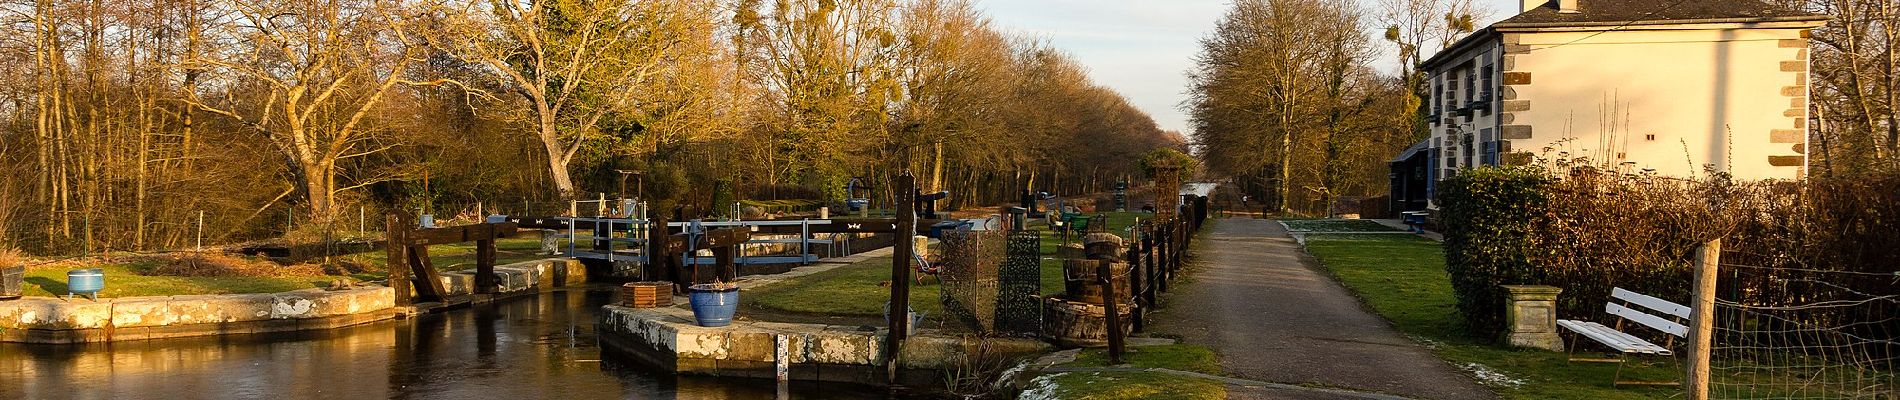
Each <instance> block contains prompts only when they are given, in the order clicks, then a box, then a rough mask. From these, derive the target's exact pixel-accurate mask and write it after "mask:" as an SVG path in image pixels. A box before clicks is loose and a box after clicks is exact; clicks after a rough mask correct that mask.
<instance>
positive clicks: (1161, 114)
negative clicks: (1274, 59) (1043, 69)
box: [977, 0, 1518, 133]
mask: <svg viewBox="0 0 1900 400" xmlns="http://www.w3.org/2000/svg"><path fill="white" fill-rule="evenodd" d="M1361 1H1363V2H1365V3H1366V4H1368V5H1374V4H1376V3H1377V0H1361ZM1483 1H1484V3H1485V4H1486V5H1489V6H1490V7H1491V9H1492V10H1493V11H1494V12H1493V14H1494V18H1492V19H1494V20H1495V19H1499V16H1508V15H1510V14H1514V13H1515V12H1516V11H1517V2H1518V0H1483ZM1230 2H1231V1H1230V0H1092V1H1091V0H978V1H977V7H978V8H982V9H983V10H984V11H985V12H986V13H987V14H989V16H990V17H991V18H992V19H994V24H995V26H996V27H997V28H998V29H1000V30H1002V31H1004V32H1009V33H1015V34H1020V35H1024V36H1028V37H1033V38H1040V39H1043V40H1046V41H1048V43H1049V44H1050V45H1051V46H1053V47H1055V48H1057V49H1060V50H1062V51H1063V52H1066V53H1068V54H1070V55H1072V56H1074V57H1075V58H1076V60H1077V61H1079V62H1081V63H1082V65H1083V66H1084V67H1087V68H1088V71H1089V75H1090V76H1091V77H1093V78H1094V79H1095V82H1096V83H1099V84H1102V85H1104V86H1108V87H1109V88H1111V89H1114V90H1115V91H1116V92H1120V93H1121V94H1122V96H1123V97H1127V98H1128V101H1129V102H1130V103H1132V104H1134V105H1135V107H1137V108H1140V109H1141V110H1142V111H1146V112H1147V113H1148V114H1149V115H1152V116H1154V118H1155V122H1157V123H1159V124H1161V128H1162V129H1169V130H1178V131H1181V132H1183V133H1189V132H1190V126H1189V125H1188V121H1187V114H1186V113H1185V112H1183V111H1181V107H1180V104H1181V102H1182V101H1185V100H1187V95H1186V94H1185V92H1186V91H1187V84H1188V80H1187V72H1188V70H1190V69H1193V68H1194V55H1195V54H1196V53H1198V52H1200V38H1201V37H1203V36H1206V35H1207V33H1208V32H1210V31H1212V30H1213V29H1214V22H1215V21H1218V20H1219V19H1220V17H1221V14H1223V13H1225V12H1226V11H1227V7H1228V6H1229V4H1230ZM1489 22H1490V21H1485V23H1489Z"/></svg>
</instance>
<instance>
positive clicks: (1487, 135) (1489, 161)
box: [1478, 128, 1498, 165]
mask: <svg viewBox="0 0 1900 400" xmlns="http://www.w3.org/2000/svg"><path fill="white" fill-rule="evenodd" d="M1478 132H1479V134H1478V136H1480V137H1479V139H1480V140H1483V141H1484V150H1483V152H1482V154H1480V157H1482V159H1481V160H1479V162H1480V163H1481V164H1479V165H1498V138H1497V136H1495V135H1493V134H1492V133H1491V129H1490V128H1486V129H1484V130H1481V131H1478Z"/></svg>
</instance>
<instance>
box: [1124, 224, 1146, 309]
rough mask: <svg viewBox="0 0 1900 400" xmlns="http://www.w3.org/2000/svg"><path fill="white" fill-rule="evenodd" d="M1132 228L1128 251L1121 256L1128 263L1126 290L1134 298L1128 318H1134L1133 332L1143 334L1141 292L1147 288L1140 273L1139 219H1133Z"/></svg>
mask: <svg viewBox="0 0 1900 400" xmlns="http://www.w3.org/2000/svg"><path fill="white" fill-rule="evenodd" d="M1133 226H1135V228H1131V229H1129V230H1128V238H1129V240H1128V250H1127V251H1126V252H1125V253H1126V254H1124V255H1123V258H1125V259H1127V261H1128V268H1129V271H1128V275H1129V277H1128V290H1129V291H1130V292H1131V293H1129V294H1130V295H1133V296H1134V298H1135V300H1134V307H1135V308H1134V309H1133V310H1130V311H1132V312H1131V313H1130V314H1131V315H1130V316H1131V317H1133V318H1134V323H1135V332H1143V331H1146V330H1147V324H1146V322H1147V321H1145V320H1144V319H1146V318H1145V317H1144V316H1143V315H1142V314H1144V313H1147V310H1148V309H1147V305H1146V304H1143V303H1142V298H1141V292H1142V291H1143V290H1144V289H1143V288H1146V287H1147V283H1148V282H1147V279H1146V278H1147V277H1145V276H1142V271H1141V237H1140V236H1139V235H1140V234H1141V228H1139V227H1140V226H1141V218H1135V225H1133Z"/></svg>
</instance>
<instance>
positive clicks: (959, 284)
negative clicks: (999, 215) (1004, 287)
mask: <svg viewBox="0 0 1900 400" xmlns="http://www.w3.org/2000/svg"><path fill="white" fill-rule="evenodd" d="M1004 246H1005V240H1004V236H1003V231H961V230H959V231H948V232H944V233H943V269H942V271H941V272H940V273H939V274H940V275H938V276H939V277H941V278H942V279H943V289H942V292H941V297H942V300H943V312H944V314H946V315H945V317H946V319H948V320H951V321H956V322H959V323H961V324H963V325H964V326H965V327H967V328H970V329H971V330H974V331H977V332H989V331H991V330H992V329H993V328H995V327H996V306H997V302H996V298H997V294H998V293H999V292H1000V287H999V286H998V285H999V283H1000V282H999V281H998V275H997V274H998V272H999V269H1000V267H1001V266H1002V264H1003V255H1004V250H1005V249H1004Z"/></svg>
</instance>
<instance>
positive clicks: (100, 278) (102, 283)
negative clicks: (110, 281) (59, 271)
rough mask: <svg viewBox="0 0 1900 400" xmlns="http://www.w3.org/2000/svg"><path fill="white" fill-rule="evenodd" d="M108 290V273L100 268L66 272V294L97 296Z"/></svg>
mask: <svg viewBox="0 0 1900 400" xmlns="http://www.w3.org/2000/svg"><path fill="white" fill-rule="evenodd" d="M105 288H106V271H105V270H103V269H98V268H89V269H75V270H71V271H66V292H67V294H68V295H71V294H83V295H86V296H87V297H92V296H95V295H97V294H98V293H99V291H100V290H102V289H105Z"/></svg>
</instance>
